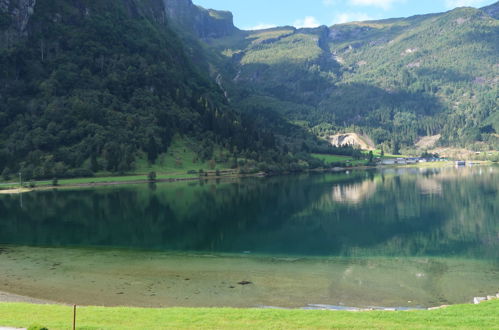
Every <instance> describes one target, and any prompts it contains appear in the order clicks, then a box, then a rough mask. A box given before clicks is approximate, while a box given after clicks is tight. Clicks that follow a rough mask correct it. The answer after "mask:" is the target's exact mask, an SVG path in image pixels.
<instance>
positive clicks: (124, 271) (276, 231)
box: [0, 167, 499, 308]
mask: <svg viewBox="0 0 499 330" xmlns="http://www.w3.org/2000/svg"><path fill="white" fill-rule="evenodd" d="M498 192H499V168H498V167H461V168H452V167H449V168H435V169H433V168H421V169H419V168H386V169H382V170H358V171H350V172H339V173H318V174H307V175H296V176H282V177H274V178H246V179H239V180H233V181H219V182H216V181H202V182H182V183H164V184H155V185H145V184H143V185H129V186H112V187H99V188H83V189H59V190H49V191H36V192H32V193H28V194H23V195H0V244H1V245H0V291H6V292H11V293H16V294H21V295H26V296H30V297H35V298H40V299H47V300H51V301H57V302H63V303H77V304H82V305H106V306H115V305H127V306H151V307H167V306H196V307H197V306H232V307H261V306H275V307H295V308H297V307H308V308H321V307H324V306H355V307H373V306H384V307H409V308H422V307H430V306H437V305H442V304H453V303H464V302H471V301H472V299H473V297H475V296H483V295H491V294H495V293H497V292H499V193H498Z"/></svg>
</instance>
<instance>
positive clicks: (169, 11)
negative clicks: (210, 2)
mask: <svg viewBox="0 0 499 330" xmlns="http://www.w3.org/2000/svg"><path fill="white" fill-rule="evenodd" d="M163 3H164V6H165V12H166V15H167V17H168V18H169V19H170V20H171V21H172V22H174V23H175V24H177V25H178V26H179V27H181V28H184V29H187V30H189V31H190V32H192V33H194V34H195V35H196V36H197V37H199V38H201V39H208V38H221V37H226V36H230V35H232V34H234V33H236V32H237V31H239V30H238V29H237V28H236V27H235V26H234V20H233V16H232V13H231V12H229V11H220V10H213V9H204V8H202V7H199V6H196V5H194V4H193V3H192V1H191V0H163Z"/></svg>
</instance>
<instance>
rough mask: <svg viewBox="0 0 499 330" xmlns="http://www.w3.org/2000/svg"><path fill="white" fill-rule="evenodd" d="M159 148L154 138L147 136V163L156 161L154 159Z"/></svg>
mask: <svg viewBox="0 0 499 330" xmlns="http://www.w3.org/2000/svg"><path fill="white" fill-rule="evenodd" d="M158 154H159V148H158V144H157V143H156V139H155V138H154V137H153V136H152V135H151V136H149V141H148V142H147V159H148V160H149V163H151V164H154V163H156V159H158Z"/></svg>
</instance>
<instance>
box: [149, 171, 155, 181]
mask: <svg viewBox="0 0 499 330" xmlns="http://www.w3.org/2000/svg"><path fill="white" fill-rule="evenodd" d="M156 178H157V175H156V172H149V174H148V175H147V179H148V180H149V181H156Z"/></svg>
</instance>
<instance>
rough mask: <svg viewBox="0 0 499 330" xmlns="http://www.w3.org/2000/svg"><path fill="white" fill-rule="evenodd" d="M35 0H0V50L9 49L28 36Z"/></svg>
mask: <svg viewBox="0 0 499 330" xmlns="http://www.w3.org/2000/svg"><path fill="white" fill-rule="evenodd" d="M35 5H36V0H0V48H9V47H11V46H12V45H13V44H15V43H16V42H17V41H19V39H21V38H22V37H25V36H26V35H27V34H28V31H27V27H28V23H29V19H30V18H31V16H32V15H33V13H34V12H35Z"/></svg>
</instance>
